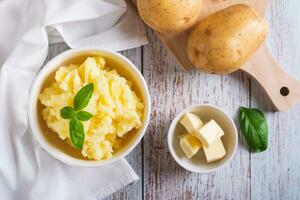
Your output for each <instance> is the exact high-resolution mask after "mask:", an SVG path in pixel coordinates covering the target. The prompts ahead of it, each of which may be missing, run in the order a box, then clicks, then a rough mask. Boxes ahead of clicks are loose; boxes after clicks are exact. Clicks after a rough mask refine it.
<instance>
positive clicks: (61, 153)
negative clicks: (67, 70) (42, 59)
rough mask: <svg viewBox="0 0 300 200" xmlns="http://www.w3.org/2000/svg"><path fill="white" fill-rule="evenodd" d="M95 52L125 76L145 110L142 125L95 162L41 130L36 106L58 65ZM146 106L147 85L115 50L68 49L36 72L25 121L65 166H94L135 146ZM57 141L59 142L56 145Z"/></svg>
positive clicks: (146, 115)
mask: <svg viewBox="0 0 300 200" xmlns="http://www.w3.org/2000/svg"><path fill="white" fill-rule="evenodd" d="M99 55H101V56H103V57H104V58H106V59H107V61H108V62H111V63H113V64H114V66H113V67H112V68H113V69H116V70H117V71H118V72H119V73H120V74H121V75H122V76H125V77H126V78H127V79H128V80H130V81H131V82H132V83H133V87H134V89H135V91H137V92H138V93H139V95H140V97H141V98H142V100H143V102H144V104H145V109H144V118H143V124H142V127H141V128H139V129H138V130H137V131H136V132H135V133H134V134H133V137H132V138H130V140H129V142H127V143H126V145H125V146H124V147H122V149H121V150H120V151H118V152H117V153H116V154H114V155H113V157H112V158H110V159H107V160H101V161H95V160H87V159H84V158H83V157H82V156H80V152H79V151H78V152H77V153H78V155H76V156H74V155H75V154H74V155H73V154H72V153H70V152H72V151H75V150H74V149H73V148H72V147H69V145H68V144H66V143H65V141H62V140H60V139H59V138H58V136H56V134H54V133H49V132H48V131H45V128H43V129H42V127H45V125H42V124H43V123H45V122H43V120H41V117H39V115H40V110H39V108H38V107H39V106H40V105H39V104H40V103H39V101H38V95H39V94H40V92H41V90H42V89H43V88H44V87H45V85H46V86H48V85H49V83H48V84H47V81H46V80H49V79H53V77H54V73H55V71H56V70H57V68H58V67H60V66H62V65H68V64H80V63H82V62H83V61H84V60H85V58H86V57H88V56H99ZM150 107H151V100H150V95H149V91H148V87H147V84H146V82H145V80H144V78H143V76H142V74H141V73H140V72H139V70H138V69H137V68H136V66H135V65H134V64H133V63H132V62H131V61H130V60H128V59H127V58H126V57H124V56H123V55H121V54H119V53H116V52H113V51H108V50H104V49H71V50H68V51H65V52H63V53H61V54H60V55H58V56H56V57H55V58H53V59H52V60H51V61H49V62H48V63H47V64H46V65H45V66H44V67H43V69H42V70H41V71H40V72H39V74H38V75H37V77H36V79H35V81H34V83H33V85H32V88H31V91H30V100H29V121H30V125H31V128H32V132H33V135H34V136H35V138H36V139H37V140H38V141H39V143H40V144H41V146H42V147H43V148H44V149H45V150H46V151H47V152H48V153H49V154H51V155H52V156H54V157H55V158H57V159H58V160H60V161H62V162H64V163H66V164H69V165H75V166H85V167H96V166H102V165H106V164H109V163H112V162H115V161H117V160H120V159H121V158H123V157H125V156H126V155H127V154H129V153H130V152H131V151H132V150H133V149H134V147H136V146H137V144H138V143H139V141H140V140H141V139H142V137H143V136H144V134H145V132H146V129H147V126H148V123H149V119H150V112H151V108H150ZM49 130H50V129H49ZM45 132H47V133H45ZM49 135H55V136H51V137H55V138H48V136H49ZM61 142H62V144H60V143H61ZM60 145H67V146H68V147H64V148H67V150H62V149H63V148H60Z"/></svg>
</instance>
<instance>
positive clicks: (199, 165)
mask: <svg viewBox="0 0 300 200" xmlns="http://www.w3.org/2000/svg"><path fill="white" fill-rule="evenodd" d="M187 112H192V113H194V114H196V115H198V116H199V117H200V118H201V120H202V121H203V122H207V121H209V120H210V119H214V120H215V121H216V122H217V123H218V124H219V125H220V126H221V128H222V129H223V130H224V133H225V134H224V136H222V138H221V140H222V142H223V145H224V147H225V150H226V156H225V157H224V158H223V159H221V160H218V161H215V162H211V163H207V162H206V158H205V155H204V152H203V149H200V150H199V152H197V154H196V155H194V156H193V157H192V158H191V159H188V158H187V157H186V156H185V154H184V152H183V151H182V149H181V147H180V145H179V135H182V134H185V133H187V131H186V130H185V128H184V127H183V126H182V125H181V124H180V123H179V121H180V119H181V117H182V116H183V115H184V114H185V113H187ZM237 142H238V133H237V129H236V126H235V124H234V122H233V120H232V119H231V117H230V116H229V115H228V114H227V113H226V112H225V111H224V110H222V109H220V108H218V107H216V106H212V105H205V104H203V105H193V106H190V107H188V108H186V109H185V110H183V111H182V112H180V113H179V114H178V115H177V116H176V117H175V119H174V120H173V122H172V123H171V125H170V128H169V132H168V146H169V150H170V152H171V154H172V156H173V158H174V159H175V161H176V162H177V163H178V164H179V165H180V166H181V167H183V168H184V169H186V170H188V171H191V172H196V173H208V172H212V171H215V170H217V169H219V168H221V167H223V166H224V165H225V164H227V163H228V162H229V161H230V160H231V158H232V157H233V155H234V153H235V150H236V147H237Z"/></svg>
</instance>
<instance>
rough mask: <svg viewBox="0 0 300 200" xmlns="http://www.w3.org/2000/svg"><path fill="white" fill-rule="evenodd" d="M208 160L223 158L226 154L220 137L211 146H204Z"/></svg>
mask: <svg viewBox="0 0 300 200" xmlns="http://www.w3.org/2000/svg"><path fill="white" fill-rule="evenodd" d="M203 150H204V153H205V157H206V160H207V162H213V161H217V160H220V159H222V158H223V157H224V156H225V155H226V151H225V148H224V146H223V143H222V140H221V139H220V138H218V139H216V140H215V141H214V142H213V143H212V144H211V145H210V146H209V147H205V146H203Z"/></svg>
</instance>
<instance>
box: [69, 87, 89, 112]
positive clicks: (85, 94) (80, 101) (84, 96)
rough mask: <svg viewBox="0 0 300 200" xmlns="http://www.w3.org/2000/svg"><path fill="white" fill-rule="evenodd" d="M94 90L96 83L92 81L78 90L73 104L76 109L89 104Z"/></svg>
mask: <svg viewBox="0 0 300 200" xmlns="http://www.w3.org/2000/svg"><path fill="white" fill-rule="evenodd" d="M93 90H94V84H93V83H90V84H88V85H86V86H84V87H83V88H81V89H80V90H79V91H78V93H77V94H76V95H75V98H74V101H73V105H74V108H75V109H76V110H81V109H83V108H85V107H86V106H87V105H88V104H89V101H90V98H91V97H92V94H93Z"/></svg>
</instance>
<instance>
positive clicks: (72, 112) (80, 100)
mask: <svg viewBox="0 0 300 200" xmlns="http://www.w3.org/2000/svg"><path fill="white" fill-rule="evenodd" d="M93 90H94V85H93V83H90V84H88V85H86V86H84V87H83V88H81V89H80V90H79V91H78V92H77V94H76V95H75V97H74V99H73V106H74V108H73V107H71V106H66V107H64V108H62V109H61V110H60V116H61V117H62V118H63V119H69V120H70V122H69V132H70V138H71V142H72V144H73V145H74V146H75V147H76V148H77V149H81V148H82V146H83V142H84V128H83V125H82V122H81V121H88V120H90V119H91V118H92V117H93V115H92V114H91V113H89V112H87V111H84V110H82V109H83V108H85V107H86V106H87V105H88V104H89V101H90V99H91V97H92V94H93Z"/></svg>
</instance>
